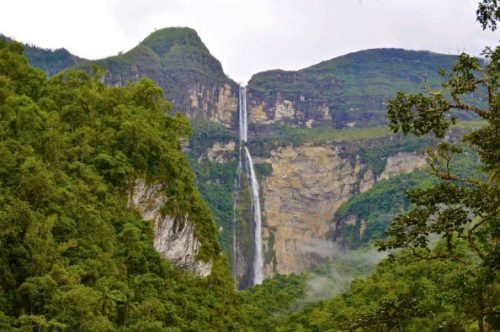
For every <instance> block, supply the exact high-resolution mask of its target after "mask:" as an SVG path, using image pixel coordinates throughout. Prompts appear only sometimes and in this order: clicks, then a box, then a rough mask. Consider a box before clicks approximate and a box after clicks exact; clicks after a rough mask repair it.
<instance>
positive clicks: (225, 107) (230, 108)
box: [179, 83, 238, 127]
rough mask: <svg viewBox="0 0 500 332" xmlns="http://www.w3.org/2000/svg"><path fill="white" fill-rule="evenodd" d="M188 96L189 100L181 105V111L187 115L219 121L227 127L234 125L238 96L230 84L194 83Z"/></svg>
mask: <svg viewBox="0 0 500 332" xmlns="http://www.w3.org/2000/svg"><path fill="white" fill-rule="evenodd" d="M188 98H189V102H187V101H186V102H184V103H182V104H181V105H179V106H180V109H179V111H181V112H182V113H184V114H185V115H187V116H189V117H192V118H202V119H205V120H209V121H212V122H218V123H221V124H223V125H225V126H226V127H231V126H232V125H233V116H234V114H236V113H237V111H238V96H237V92H235V91H234V90H233V87H232V86H231V85H230V84H227V83H226V84H223V85H219V84H210V85H204V84H193V86H192V87H191V88H190V89H189V91H188Z"/></svg>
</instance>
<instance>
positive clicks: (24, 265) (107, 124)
mask: <svg viewBox="0 0 500 332" xmlns="http://www.w3.org/2000/svg"><path fill="white" fill-rule="evenodd" d="M21 53H22V48H21V47H20V45H19V44H16V43H12V44H9V45H7V46H6V45H5V44H1V46H0V155H1V158H0V178H1V181H0V183H1V185H0V206H1V212H0V226H1V227H0V329H1V330H23V331H24V330H37V331H48V330H51V331H53V330H72V331H80V330H81V331H84V330H87V331H89V330H92V331H111V330H115V329H118V328H120V329H126V330H130V331H146V330H150V331H153V330H154V331H159V330H162V329H164V328H165V327H166V326H169V327H170V328H171V330H183V331H185V330H203V329H204V330H207V329H216V330H217V329H218V330H221V329H222V326H226V327H231V326H233V324H239V322H240V321H244V320H243V319H242V318H241V317H240V316H241V315H240V314H239V313H238V312H236V311H235V310H236V309H235V308H236V306H235V305H234V303H235V302H236V301H237V300H238V297H237V296H236V295H235V294H234V284H233V282H232V280H231V277H230V275H229V273H228V265H227V263H226V262H225V260H224V257H223V256H221V254H220V249H219V244H218V241H217V230H216V227H215V222H214V220H213V218H212V215H211V213H210V210H209V209H208V207H207V205H206V204H205V203H204V202H203V201H202V200H201V198H200V196H199V194H198V191H197V189H196V187H195V181H194V176H193V173H192V171H191V169H190V167H189V164H188V161H187V158H186V157H185V156H184V155H183V154H182V153H181V151H180V139H183V138H186V137H187V136H188V135H189V134H190V127H189V125H188V123H187V121H186V119H185V118H184V117H182V116H180V115H176V116H169V115H166V114H168V112H169V110H170V105H169V103H166V102H165V101H164V100H163V95H162V90H161V89H160V88H159V87H157V86H156V85H155V84H154V83H153V82H152V81H151V80H149V79H142V80H140V81H139V82H137V83H134V84H131V85H128V86H126V87H122V88H111V87H106V86H105V85H104V84H102V83H101V80H100V72H99V70H96V71H95V73H94V76H88V75H87V74H85V73H83V72H80V71H69V72H66V73H61V74H59V75H56V76H54V77H52V78H51V79H47V78H46V76H45V75H44V74H43V72H42V71H40V70H38V69H33V68H30V67H29V66H28V65H27V61H26V59H25V58H24V57H22V56H21ZM137 178H142V179H146V181H148V182H149V183H165V184H167V186H166V187H165V188H166V189H165V192H164V195H165V196H166V197H167V203H166V205H165V206H164V207H163V212H164V213H167V214H170V215H173V216H176V215H182V216H184V215H186V214H187V215H189V217H190V219H191V220H192V222H194V223H195V228H196V237H197V238H198V239H199V240H200V242H201V248H200V251H199V253H198V256H199V259H202V260H212V261H213V270H212V274H211V275H210V276H209V277H208V278H205V279H203V278H199V277H195V276H193V275H191V274H190V273H187V272H183V271H181V270H180V269H178V268H176V267H174V266H173V265H171V264H169V263H168V262H167V261H165V260H164V259H162V258H161V257H160V255H159V254H158V253H157V252H156V251H155V249H154V247H153V241H152V237H153V225H152V224H151V223H150V222H147V221H144V220H142V219H141V218H140V216H139V215H138V214H137V213H136V212H134V211H131V210H129V209H127V200H128V195H129V193H130V190H131V188H132V187H133V181H134V180H135V179H137ZM231 317H238V318H234V319H232V318H231Z"/></svg>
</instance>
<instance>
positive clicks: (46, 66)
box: [0, 34, 86, 76]
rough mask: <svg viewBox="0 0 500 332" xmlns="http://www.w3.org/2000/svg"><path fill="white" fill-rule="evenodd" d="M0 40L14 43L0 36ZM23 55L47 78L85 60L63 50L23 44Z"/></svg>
mask: <svg viewBox="0 0 500 332" xmlns="http://www.w3.org/2000/svg"><path fill="white" fill-rule="evenodd" d="M0 40H3V41H5V42H7V43H11V42H13V41H14V40H13V39H11V38H9V37H7V36H4V35H2V34H0ZM23 54H24V56H26V57H27V58H28V60H29V62H30V64H31V65H32V66H34V67H37V68H40V69H42V70H43V71H44V72H45V74H47V75H48V76H52V75H54V74H57V73H58V72H60V71H61V70H65V69H68V68H70V67H72V66H74V65H76V64H78V63H81V62H83V61H86V60H85V59H82V58H80V57H77V56H76V55H73V54H71V53H70V52H68V50H66V49H65V48H58V49H55V50H52V49H46V48H40V47H36V46H33V45H27V44H25V45H24V53H23Z"/></svg>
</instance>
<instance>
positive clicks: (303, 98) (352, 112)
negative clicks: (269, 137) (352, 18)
mask: <svg viewBox="0 0 500 332" xmlns="http://www.w3.org/2000/svg"><path fill="white" fill-rule="evenodd" d="M455 60H456V57H455V56H450V55H442V54H435V53H431V52H421V51H407V50H402V49H373V50H366V51H360V52H355V53H351V54H347V55H344V56H341V57H338V58H334V59H331V60H328V61H324V62H321V63H319V64H317V65H314V66H311V67H308V68H305V69H302V70H298V71H283V70H271V71H266V72H261V73H258V74H255V75H254V76H253V77H252V79H251V80H250V82H249V84H248V93H249V105H250V109H249V112H250V116H249V118H250V119H251V122H253V123H254V124H270V123H282V124H285V125H287V126H292V127H317V126H321V125H329V126H333V127H335V128H344V127H354V126H355V127H369V126H373V125H380V124H385V123H386V119H385V103H386V101H387V100H388V99H389V98H391V97H393V96H394V95H395V94H396V93H397V92H398V91H401V90H403V91H405V92H408V93H410V92H420V91H422V92H423V91H424V86H423V83H422V80H423V78H424V77H426V78H427V80H428V82H429V83H430V84H431V85H433V86H437V85H439V84H440V82H441V81H442V79H441V77H440V76H439V75H438V74H437V72H438V70H439V69H441V68H443V69H447V70H448V69H450V68H451V67H452V66H453V64H454V62H455ZM476 98H478V99H477V100H476V102H480V97H479V96H476Z"/></svg>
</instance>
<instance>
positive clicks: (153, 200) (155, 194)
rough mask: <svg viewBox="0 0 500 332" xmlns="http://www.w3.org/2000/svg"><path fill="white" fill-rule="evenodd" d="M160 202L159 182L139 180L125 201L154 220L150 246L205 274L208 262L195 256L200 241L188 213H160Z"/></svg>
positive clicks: (182, 264) (207, 273)
mask: <svg viewBox="0 0 500 332" xmlns="http://www.w3.org/2000/svg"><path fill="white" fill-rule="evenodd" d="M164 203H165V197H164V196H163V195H162V193H161V186H160V185H146V183H145V182H144V181H142V180H140V181H137V182H136V185H135V186H134V188H133V190H132V192H131V194H130V197H129V202H128V205H129V208H131V209H135V210H137V211H138V212H139V213H140V215H141V216H142V218H143V219H145V220H150V221H153V222H154V223H155V239H154V246H155V249H156V250H157V251H158V252H159V253H160V254H161V255H162V256H163V257H164V258H165V259H167V260H169V261H170V262H172V263H174V264H176V265H177V266H179V267H181V268H184V269H187V270H190V271H193V272H194V273H196V274H197V275H200V276H207V275H209V274H210V272H211V270H212V264H211V263H204V262H200V261H197V260H196V252H197V251H198V248H199V247H200V241H198V239H197V238H196V237H195V235H194V234H195V233H194V225H193V222H192V221H190V220H189V217H188V216H185V217H183V218H174V217H172V216H169V215H165V216H163V215H162V214H161V212H160V209H161V207H162V206H163V204H164Z"/></svg>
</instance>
